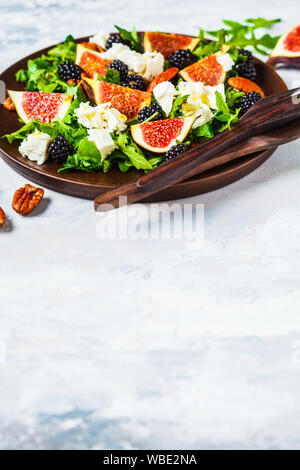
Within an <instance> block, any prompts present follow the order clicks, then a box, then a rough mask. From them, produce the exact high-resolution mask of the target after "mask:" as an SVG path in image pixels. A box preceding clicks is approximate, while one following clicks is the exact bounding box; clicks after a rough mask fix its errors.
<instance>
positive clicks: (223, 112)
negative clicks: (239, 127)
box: [213, 91, 240, 133]
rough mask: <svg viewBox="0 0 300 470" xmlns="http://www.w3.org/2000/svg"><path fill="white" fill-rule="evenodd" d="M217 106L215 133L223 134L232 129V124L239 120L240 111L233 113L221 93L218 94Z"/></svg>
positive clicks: (214, 123) (214, 122) (214, 121)
mask: <svg viewBox="0 0 300 470" xmlns="http://www.w3.org/2000/svg"><path fill="white" fill-rule="evenodd" d="M216 104H217V107H218V110H217V112H216V114H215V116H214V120H213V125H214V131H215V133H219V132H223V131H225V130H226V129H230V128H231V124H233V123H235V122H236V121H237V120H238V115H239V112H240V109H236V110H235V111H234V112H231V111H230V109H229V107H228V104H227V103H226V101H224V99H223V96H222V95H221V93H220V92H218V91H217V93H216Z"/></svg>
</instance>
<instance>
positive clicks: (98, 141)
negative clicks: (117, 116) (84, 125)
mask: <svg viewBox="0 0 300 470" xmlns="http://www.w3.org/2000/svg"><path fill="white" fill-rule="evenodd" d="M88 140H89V141H90V142H94V144H95V145H96V147H97V149H98V150H99V152H100V153H101V160H102V161H103V160H105V159H106V157H107V156H108V155H109V154H110V153H111V152H113V151H114V149H115V148H116V145H115V143H114V141H113V139H112V137H111V135H110V133H109V131H108V130H106V129H90V130H89V136H88Z"/></svg>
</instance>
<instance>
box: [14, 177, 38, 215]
mask: <svg viewBox="0 0 300 470" xmlns="http://www.w3.org/2000/svg"><path fill="white" fill-rule="evenodd" d="M43 196H44V190H43V189H41V188H36V187H35V186H32V185H31V184H25V186H23V187H22V188H20V189H18V190H17V191H16V192H15V195H14V199H13V203H12V208H13V209H14V210H15V211H16V212H18V214H21V215H27V214H30V213H31V212H32V211H33V210H34V209H35V208H36V207H37V206H38V205H39V203H40V202H41V200H42V198H43Z"/></svg>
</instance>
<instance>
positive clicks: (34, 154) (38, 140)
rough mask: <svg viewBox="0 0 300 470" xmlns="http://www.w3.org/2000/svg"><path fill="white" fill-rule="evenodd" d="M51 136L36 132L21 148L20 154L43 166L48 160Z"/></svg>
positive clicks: (23, 142)
mask: <svg viewBox="0 0 300 470" xmlns="http://www.w3.org/2000/svg"><path fill="white" fill-rule="evenodd" d="M51 140H52V139H51V137H50V135H48V134H46V133H44V132H39V131H38V130H35V131H34V132H33V133H32V134H30V135H29V136H28V137H27V139H25V140H23V141H22V143H21V145H20V146H19V152H20V154H21V155H22V156H23V157H27V158H28V159H29V160H31V161H33V162H37V164H38V165H42V164H43V163H45V162H46V160H47V159H48V154H47V150H48V147H49V144H50V142H51Z"/></svg>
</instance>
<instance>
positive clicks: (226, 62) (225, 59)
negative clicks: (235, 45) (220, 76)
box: [217, 53, 234, 72]
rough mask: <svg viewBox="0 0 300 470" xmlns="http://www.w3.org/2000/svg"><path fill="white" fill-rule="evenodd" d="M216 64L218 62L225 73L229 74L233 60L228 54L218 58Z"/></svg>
mask: <svg viewBox="0 0 300 470" xmlns="http://www.w3.org/2000/svg"><path fill="white" fill-rule="evenodd" d="M217 62H219V64H220V65H222V67H223V69H224V71H225V72H229V70H231V69H232V67H233V66H234V60H233V59H232V57H231V56H230V54H228V53H226V54H222V55H220V56H218V57H217Z"/></svg>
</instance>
